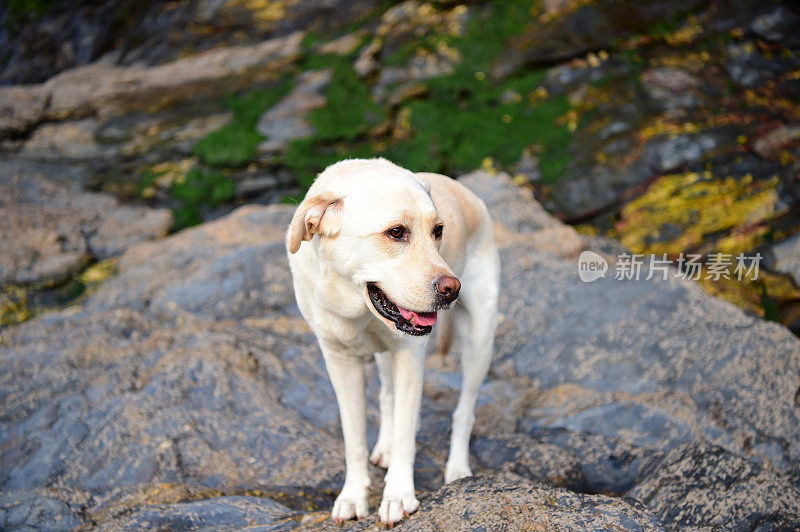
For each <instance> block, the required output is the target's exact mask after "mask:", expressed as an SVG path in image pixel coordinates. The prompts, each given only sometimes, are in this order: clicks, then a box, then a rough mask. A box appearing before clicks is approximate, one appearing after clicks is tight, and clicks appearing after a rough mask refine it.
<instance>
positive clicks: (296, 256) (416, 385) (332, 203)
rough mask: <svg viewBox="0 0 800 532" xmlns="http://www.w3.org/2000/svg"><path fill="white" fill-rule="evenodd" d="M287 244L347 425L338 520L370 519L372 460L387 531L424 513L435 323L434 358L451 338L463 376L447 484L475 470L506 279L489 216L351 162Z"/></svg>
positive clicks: (419, 184) (452, 185)
mask: <svg viewBox="0 0 800 532" xmlns="http://www.w3.org/2000/svg"><path fill="white" fill-rule="evenodd" d="M315 237H316V238H315ZM304 242H305V243H304ZM286 244H287V248H288V251H289V264H290V266H291V270H292V276H293V279H294V290H295V297H296V298H297V304H298V306H299V307H300V311H301V312H302V313H303V316H304V317H305V319H306V320H307V321H308V323H309V324H310V326H311V328H312V330H313V331H314V333H315V334H316V336H317V339H318V340H319V345H320V348H321V349H322V355H323V358H324V359H325V365H326V367H327V370H328V374H329V376H330V379H331V382H332V383H333V389H334V391H335V392H336V398H337V401H338V403H339V413H340V415H341V421H342V433H343V434H344V444H345V463H346V471H347V472H346V475H345V481H344V487H343V488H342V491H341V493H340V494H339V497H338V498H337V499H336V502H335V503H334V505H333V511H332V514H331V517H332V518H333V519H334V520H336V521H337V522H338V523H342V522H344V521H346V520H348V519H352V518H354V517H355V518H361V517H366V516H367V514H368V513H369V510H368V507H367V498H368V488H369V484H370V479H369V472H368V464H367V460H368V459H370V460H371V461H372V462H373V463H375V464H377V465H379V466H381V467H387V468H388V471H387V473H386V487H385V489H384V490H383V500H382V502H381V505H380V509H379V515H380V519H381V521H382V522H383V523H384V524H385V525H392V524H394V523H396V522H398V521H401V520H402V519H403V518H404V517H406V516H408V515H409V514H411V513H413V512H414V511H416V509H417V507H418V506H419V501H417V498H416V497H415V495H414V471H413V468H414V454H415V438H416V427H417V418H418V416H419V409H420V401H421V397H422V373H423V362H424V357H425V348H426V345H427V341H428V335H429V334H430V332H431V330H432V328H433V325H434V324H435V323H437V321H438V323H439V325H438V328H439V343H440V345H439V349H440V350H441V352H442V353H445V352H446V351H447V350H448V348H449V346H450V343H451V339H452V338H453V331H455V335H456V337H457V338H458V340H459V343H460V345H461V348H462V356H461V364H462V368H463V369H462V389H461V394H460V396H459V399H458V406H457V407H456V410H455V412H454V414H453V428H452V433H451V439H450V455H449V458H448V460H447V465H446V469H445V474H444V478H445V482H452V481H454V480H457V479H459V478H462V477H465V476H470V475H471V474H472V473H471V471H470V468H469V438H470V434H471V432H472V425H473V422H474V419H475V401H476V398H477V395H478V388H479V387H480V385H481V383H482V382H483V380H484V378H485V377H486V372H487V371H488V369H489V363H490V360H491V356H492V349H493V341H494V332H495V325H496V318H497V293H498V284H499V272H500V259H499V256H498V253H497V247H496V245H495V242H494V234H493V230H492V221H491V219H490V218H489V213H488V211H487V210H486V206H485V205H484V204H483V202H482V201H481V200H480V199H478V197H477V196H475V195H474V194H473V193H472V192H471V191H469V190H468V189H467V188H466V187H464V186H463V185H461V184H460V183H458V182H457V181H454V180H452V179H450V178H448V177H445V176H442V175H438V174H429V173H412V172H410V171H408V170H406V169H404V168H401V167H399V166H397V165H395V164H392V163H390V162H389V161H387V160H385V159H368V160H365V159H351V160H346V161H341V162H339V163H336V164H334V165H332V166H329V167H328V168H327V169H326V170H325V171H324V172H322V173H321V174H320V175H319V176H318V177H317V179H316V181H315V182H314V185H313V186H312V187H311V188H310V189H309V191H308V194H306V197H305V199H304V200H303V202H302V203H301V204H300V205H299V206H298V207H297V211H296V212H295V214H294V218H293V219H292V223H291V225H290V227H289V231H288V234H287V237H286ZM372 355H374V356H375V360H376V362H377V366H378V371H379V374H380V381H381V391H380V415H381V424H380V430H379V435H378V441H377V443H376V444H375V447H374V449H373V451H372V454H371V455H368V450H367V436H366V434H367V432H366V413H365V392H364V361H365V357H367V356H372Z"/></svg>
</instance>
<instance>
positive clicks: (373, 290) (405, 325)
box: [367, 283, 436, 336]
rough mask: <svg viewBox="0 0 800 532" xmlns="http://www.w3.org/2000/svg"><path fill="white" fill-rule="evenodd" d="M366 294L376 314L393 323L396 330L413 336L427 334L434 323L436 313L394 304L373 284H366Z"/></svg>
mask: <svg viewBox="0 0 800 532" xmlns="http://www.w3.org/2000/svg"><path fill="white" fill-rule="evenodd" d="M367 292H368V293H369V299H370V301H372V305H373V306H374V307H375V310H377V311H378V314H380V315H381V316H383V317H384V318H386V319H387V320H389V321H391V322H392V323H394V326H395V327H397V330H398V331H400V332H404V333H406V334H410V335H413V336H423V335H425V334H429V333H430V332H431V330H432V329H433V324H434V323H436V312H416V311H414V310H408V309H406V308H403V307H401V306H400V305H398V304H396V303H394V302H393V301H392V300H391V299H389V296H387V295H386V294H385V293H384V292H383V290H381V289H380V288H378V285H377V284H375V283H367Z"/></svg>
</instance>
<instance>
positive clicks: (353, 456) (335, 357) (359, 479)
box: [322, 345, 370, 524]
mask: <svg viewBox="0 0 800 532" xmlns="http://www.w3.org/2000/svg"><path fill="white" fill-rule="evenodd" d="M322 353H323V356H324V358H325V366H326V367H327V369H328V375H329V376H330V379H331V383H332V384H333V390H334V392H335V393H336V400H337V401H338V403H339V416H340V417H341V419H342V434H343V435H344V456H345V467H346V472H345V477H344V486H343V487H342V491H341V493H339V497H337V498H336V502H334V503H333V510H332V511H331V518H332V519H333V520H334V521H336V522H337V523H338V524H342V523H343V522H345V521H347V520H348V519H352V518H354V517H355V518H356V519H361V518H362V517H367V515H369V504H368V499H369V491H368V488H369V484H370V480H369V469H368V465H367V457H368V454H367V415H366V405H365V397H364V395H365V391H364V358H363V357H361V356H358V355H352V354H350V353H348V352H347V351H346V350H343V349H337V348H331V347H328V346H324V345H323V346H322Z"/></svg>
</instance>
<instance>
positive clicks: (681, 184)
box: [613, 171, 781, 257]
mask: <svg viewBox="0 0 800 532" xmlns="http://www.w3.org/2000/svg"><path fill="white" fill-rule="evenodd" d="M777 186H778V179H777V177H774V178H772V179H767V180H763V181H754V180H753V178H752V176H750V175H747V176H744V177H741V178H735V177H731V176H719V177H717V176H714V174H713V173H712V172H710V171H709V172H703V173H698V172H689V173H686V174H674V175H667V176H663V177H660V178H658V179H657V180H656V181H654V182H653V183H652V184H651V185H650V186H649V187H648V188H647V190H646V191H645V192H644V193H643V194H642V195H641V196H639V197H638V198H636V199H635V200H633V201H631V202H629V203H628V204H626V205H625V207H623V208H622V211H621V213H620V220H619V222H617V225H616V227H615V232H614V233H613V234H614V235H615V236H617V237H618V238H619V239H620V241H621V242H622V244H624V245H625V246H626V247H628V248H629V249H630V250H632V251H634V252H635V253H645V254H651V253H667V254H669V255H670V256H673V257H674V256H677V255H678V254H680V253H681V252H684V251H688V250H700V249H704V248H705V249H717V250H718V251H719V252H721V253H728V254H736V253H741V252H744V251H748V250H751V249H753V248H755V247H756V246H757V245H759V244H761V242H762V239H763V237H764V234H765V231H766V228H765V227H764V225H763V224H764V223H765V222H767V221H769V220H771V219H773V218H774V217H776V216H777V215H779V214H781V207H780V205H779V202H778V191H777ZM712 236H713V237H714V240H716V242H717V243H716V245H712V244H711V242H710V241H709V239H710V237H712Z"/></svg>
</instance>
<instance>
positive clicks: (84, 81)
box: [0, 32, 303, 136]
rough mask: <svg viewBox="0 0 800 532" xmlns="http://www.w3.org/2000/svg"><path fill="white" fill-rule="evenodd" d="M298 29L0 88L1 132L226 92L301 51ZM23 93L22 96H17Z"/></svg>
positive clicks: (272, 73)
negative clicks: (152, 63) (157, 60)
mask: <svg viewBox="0 0 800 532" xmlns="http://www.w3.org/2000/svg"><path fill="white" fill-rule="evenodd" d="M302 39H303V33H302V32H295V33H292V34H291V35H288V36H286V37H279V38H275V39H272V40H268V41H264V42H262V43H259V44H254V45H242V46H235V47H229V48H220V49H217V50H209V51H207V52H204V53H200V54H196V55H193V56H190V57H187V58H184V59H177V60H175V61H172V62H170V63H165V64H163V65H159V66H156V67H152V68H146V67H142V66H138V65H137V66H127V67H123V66H116V65H113V64H110V63H107V62H96V63H92V64H90V65H86V66H81V67H77V68H74V69H71V70H67V71H64V72H62V73H61V74H58V75H56V76H53V77H52V78H50V79H48V80H47V81H46V82H44V83H41V84H36V85H28V86H25V87H24V88H23V87H0V136H4V135H8V134H16V135H20V134H23V133H26V132H28V130H30V129H31V128H32V127H33V126H34V125H36V124H37V123H39V122H42V121H46V120H62V119H64V118H75V117H83V116H90V115H95V114H96V115H100V116H104V117H107V116H113V115H118V114H123V113H125V112H131V111H137V110H144V109H157V108H160V107H164V106H166V105H170V104H173V105H174V104H176V103H179V102H182V101H185V100H188V99H194V98H198V97H201V96H203V95H205V96H210V95H217V96H219V95H225V94H228V93H229V92H231V91H232V90H235V89H236V88H237V87H239V88H241V87H244V86H247V85H250V84H252V83H253V82H254V81H259V80H265V79H275V77H276V76H277V73H278V72H279V71H280V69H281V68H283V67H285V66H286V65H287V64H290V63H291V62H292V61H293V60H295V59H297V58H298V57H299V55H300V42H301V41H302ZM21 94H22V96H21Z"/></svg>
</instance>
